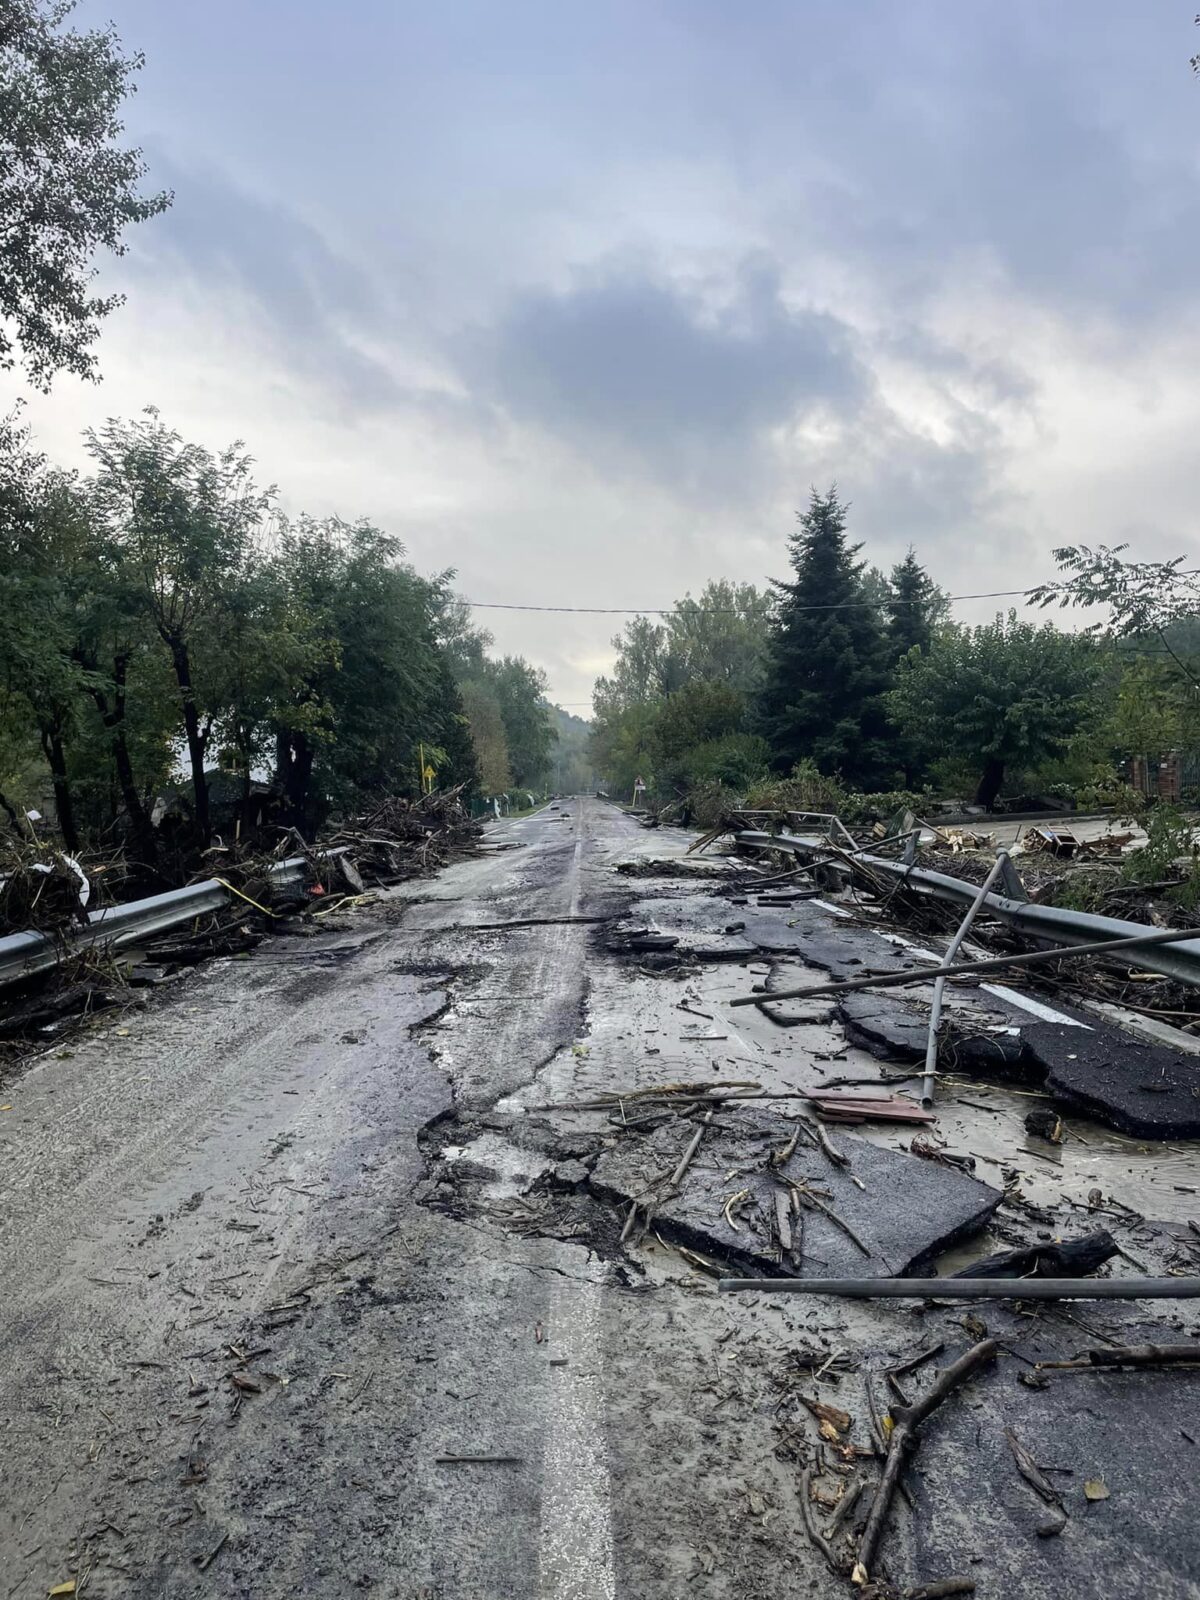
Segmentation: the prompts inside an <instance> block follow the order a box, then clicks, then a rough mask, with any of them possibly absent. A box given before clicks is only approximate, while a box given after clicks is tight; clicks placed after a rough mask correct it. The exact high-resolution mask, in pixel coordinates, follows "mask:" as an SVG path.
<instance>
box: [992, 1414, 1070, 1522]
mask: <svg viewBox="0 0 1200 1600" xmlns="http://www.w3.org/2000/svg"><path fill="white" fill-rule="evenodd" d="M1004 1437H1005V1438H1006V1439H1007V1440H1008V1448H1009V1449H1010V1450H1011V1451H1012V1458H1013V1460H1014V1461H1015V1462H1016V1466H1017V1471H1018V1472H1019V1473H1020V1474H1021V1476H1022V1477H1023V1478H1024V1479H1025V1482H1026V1483H1027V1484H1028V1485H1029V1486H1030V1488H1031V1489H1034V1490H1036V1491H1037V1493H1038V1494H1040V1495H1041V1497H1042V1499H1043V1500H1044V1501H1045V1502H1046V1504H1047V1505H1048V1506H1056V1507H1057V1508H1058V1510H1060V1511H1061V1510H1062V1495H1060V1494H1059V1492H1058V1490H1057V1489H1056V1488H1055V1487H1054V1485H1053V1484H1052V1483H1051V1482H1050V1480H1049V1478H1047V1477H1046V1474H1045V1473H1044V1472H1043V1471H1042V1469H1041V1467H1039V1466H1038V1464H1037V1462H1036V1461H1035V1460H1034V1459H1033V1457H1032V1456H1031V1455H1030V1454H1029V1451H1028V1450H1026V1448H1025V1446H1024V1445H1023V1444H1022V1443H1021V1441H1020V1440H1019V1439H1018V1438H1017V1436H1016V1434H1015V1433H1014V1432H1013V1431H1012V1429H1011V1428H1005V1430H1004Z"/></svg>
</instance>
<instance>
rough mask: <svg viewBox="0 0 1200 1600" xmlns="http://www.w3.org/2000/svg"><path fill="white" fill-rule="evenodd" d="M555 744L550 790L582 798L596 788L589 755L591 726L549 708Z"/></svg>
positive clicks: (556, 709) (559, 707)
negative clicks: (578, 795) (551, 788)
mask: <svg viewBox="0 0 1200 1600" xmlns="http://www.w3.org/2000/svg"><path fill="white" fill-rule="evenodd" d="M549 710H550V715H551V717H552V718H553V719H554V727H555V731H556V732H557V734H558V742H557V743H556V745H555V747H554V787H555V790H556V791H557V792H558V793H560V794H584V793H586V792H587V791H588V790H589V789H594V788H595V787H596V775H595V772H594V771H593V768H592V758H591V754H590V747H591V737H592V724H591V723H590V722H585V721H584V720H583V718H582V717H575V716H572V715H571V713H570V712H569V711H564V710H563V708H562V707H561V706H557V705H552V706H551V707H550V708H549Z"/></svg>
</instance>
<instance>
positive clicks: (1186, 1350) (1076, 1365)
mask: <svg viewBox="0 0 1200 1600" xmlns="http://www.w3.org/2000/svg"><path fill="white" fill-rule="evenodd" d="M1185 1365H1187V1366H1196V1365H1200V1344H1123V1345H1112V1346H1110V1347H1107V1348H1104V1349H1099V1350H1085V1351H1084V1353H1083V1356H1082V1358H1081V1359H1077V1360H1075V1361H1039V1362H1038V1364H1037V1367H1038V1371H1039V1372H1087V1371H1089V1370H1092V1369H1094V1368H1096V1367H1176V1366H1185Z"/></svg>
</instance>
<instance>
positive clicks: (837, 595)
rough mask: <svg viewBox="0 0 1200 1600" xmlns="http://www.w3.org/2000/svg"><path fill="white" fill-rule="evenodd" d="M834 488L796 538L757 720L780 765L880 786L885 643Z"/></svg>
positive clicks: (884, 767) (814, 504) (887, 763)
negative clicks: (806, 765) (805, 763)
mask: <svg viewBox="0 0 1200 1600" xmlns="http://www.w3.org/2000/svg"><path fill="white" fill-rule="evenodd" d="M846 509H847V508H846V507H845V506H844V505H843V504H842V502H841V501H840V500H839V499H838V494H837V488H836V486H835V487H833V488H831V489H830V490H829V492H828V493H827V494H824V495H822V494H818V493H817V491H816V490H815V489H814V490H813V492H812V497H811V500H810V502H809V506H808V510H807V511H805V512H804V513H803V514H802V515H800V516H799V528H798V530H797V531H796V532H795V533H794V534H793V535H792V537H791V540H790V558H791V564H792V570H793V574H794V576H793V578H792V579H791V581H789V582H780V583H778V584H777V587H778V590H779V604H778V609H777V613H776V619H775V625H774V629H773V632H772V635H771V642H770V652H769V656H768V666H767V679H766V686H765V689H764V692H763V695H762V702H761V713H760V726H761V731H762V732H763V734H764V735H765V736H766V738H767V740H768V741H769V743H770V745H771V750H772V755H773V759H774V762H775V764H776V767H777V769H778V770H780V771H786V770H788V769H789V768H791V767H792V766H794V765H795V763H796V762H797V761H799V760H801V759H803V758H804V757H806V756H807V757H811V758H812V759H813V760H814V761H815V762H816V763H817V765H818V767H820V768H821V770H822V771H823V772H841V773H843V774H844V775H845V776H846V777H848V778H849V779H851V780H852V781H854V782H857V783H860V784H862V785H864V786H868V785H872V784H874V785H878V784H879V782H880V781H881V780H882V779H883V778H884V777H885V776H886V775H887V774H888V772H889V770H890V768H891V766H892V761H891V759H890V756H889V750H888V742H887V718H886V713H885V711H884V704H883V698H882V697H883V693H884V691H885V689H886V688H887V686H888V673H887V661H886V649H885V645H884V639H883V631H882V626H881V620H880V618H879V615H878V613H877V610H876V608H875V607H874V606H873V605H871V604H869V603H864V596H863V588H862V581H861V580H862V572H863V566H864V564H863V563H862V562H860V561H858V560H857V559H856V557H857V555H858V551H859V549H860V546H858V545H851V544H849V543H848V541H847V538H846Z"/></svg>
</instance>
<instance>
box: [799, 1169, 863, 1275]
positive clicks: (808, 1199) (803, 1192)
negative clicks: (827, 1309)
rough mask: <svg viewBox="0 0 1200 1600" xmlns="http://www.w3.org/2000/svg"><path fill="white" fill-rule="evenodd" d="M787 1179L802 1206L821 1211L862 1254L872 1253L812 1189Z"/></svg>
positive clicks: (848, 1225) (847, 1224)
mask: <svg viewBox="0 0 1200 1600" xmlns="http://www.w3.org/2000/svg"><path fill="white" fill-rule="evenodd" d="M787 1181H788V1186H789V1188H790V1189H791V1191H792V1193H793V1194H794V1195H795V1196H796V1198H797V1200H799V1202H800V1204H801V1205H802V1206H811V1207H813V1208H814V1210H817V1211H819V1212H821V1214H822V1215H823V1216H826V1217H828V1218H829V1220H830V1222H832V1223H833V1224H834V1226H835V1227H838V1228H840V1229H841V1230H842V1232H843V1233H844V1234H845V1235H846V1237H847V1239H849V1240H850V1241H851V1243H852V1244H856V1245H857V1246H858V1248H859V1249H860V1250H861V1251H862V1253H863V1255H865V1256H869V1255H870V1254H871V1253H872V1252H871V1250H870V1248H869V1246H867V1245H865V1244H864V1243H863V1242H862V1240H861V1239H860V1238H859V1237H858V1235H857V1234H856V1233H855V1231H854V1229H853V1228H852V1227H851V1226H850V1224H849V1223H848V1222H846V1221H845V1220H844V1219H843V1218H842V1217H839V1216H838V1214H837V1212H836V1211H834V1209H833V1208H832V1206H827V1205H826V1204H825V1202H824V1201H823V1200H819V1199H818V1198H817V1196H816V1195H815V1194H813V1192H812V1190H811V1189H807V1188H805V1186H804V1185H803V1184H800V1183H792V1182H791V1181H790V1180H787ZM787 1281H788V1282H791V1281H792V1280H790V1279H789V1280H787ZM796 1281H797V1282H798V1281H799V1280H798V1279H797V1280H796Z"/></svg>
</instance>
